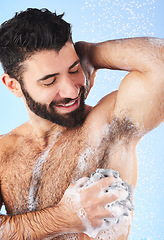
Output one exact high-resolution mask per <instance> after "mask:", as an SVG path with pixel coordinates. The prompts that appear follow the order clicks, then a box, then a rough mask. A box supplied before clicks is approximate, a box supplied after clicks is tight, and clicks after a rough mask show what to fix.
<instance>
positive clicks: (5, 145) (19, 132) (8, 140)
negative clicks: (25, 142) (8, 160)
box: [0, 122, 28, 158]
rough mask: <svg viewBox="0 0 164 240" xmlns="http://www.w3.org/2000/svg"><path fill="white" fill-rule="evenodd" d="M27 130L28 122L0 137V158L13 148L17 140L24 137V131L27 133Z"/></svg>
mask: <svg viewBox="0 0 164 240" xmlns="http://www.w3.org/2000/svg"><path fill="white" fill-rule="evenodd" d="M27 128H28V122H27V123H24V124H23V125H21V126H19V127H17V128H15V129H13V130H12V131H10V132H9V133H6V134H3V135H0V158H1V157H2V155H3V154H4V153H6V151H10V150H12V149H14V148H15V146H16V145H17V142H18V140H19V139H20V138H21V137H22V136H24V135H25V131H24V129H26V131H28V130H27Z"/></svg>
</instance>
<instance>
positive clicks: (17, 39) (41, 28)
mask: <svg viewBox="0 0 164 240" xmlns="http://www.w3.org/2000/svg"><path fill="white" fill-rule="evenodd" d="M63 15H64V14H62V15H57V14H56V13H52V12H50V11H49V10H47V9H40V10H39V9H36V8H28V9H27V10H26V11H21V12H20V13H19V14H18V13H16V14H15V16H14V17H13V18H12V19H10V20H8V21H6V22H4V23H3V24H2V25H1V27H0V61H1V63H2V67H3V69H4V71H5V72H6V73H8V74H9V75H10V77H14V78H16V79H17V80H19V78H21V74H22V72H23V62H24V61H25V60H26V59H28V58H29V57H30V56H31V55H32V54H34V53H35V52H37V51H41V50H52V49H54V50H55V51H57V52H58V51H60V49H61V48H62V47H63V46H64V45H65V43H66V42H67V41H72V34H71V26H70V24H69V23H67V22H66V21H64V20H63V19H62V17H63Z"/></svg>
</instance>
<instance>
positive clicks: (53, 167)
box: [1, 132, 103, 214]
mask: <svg viewBox="0 0 164 240" xmlns="http://www.w3.org/2000/svg"><path fill="white" fill-rule="evenodd" d="M100 145H101V144H100ZM101 147H103V145H102V146H101ZM100 152H101V153H100ZM102 152H103V151H98V149H97V148H96V146H94V145H93V144H91V143H90V141H89V138H88V136H87V133H86V134H85V133H82V134H80V133H79V132H77V133H76V134H74V135H72V136H71V137H68V136H62V135H61V136H59V137H58V138H57V139H56V138H55V139H53V140H52V141H51V143H50V144H49V145H48V146H47V147H46V148H45V149H44V151H43V150H41V149H40V148H38V147H37V146H36V145H35V144H34V143H32V142H31V141H26V140H24V141H23V140H22V141H20V142H19V144H18V145H17V146H16V148H15V149H14V150H10V151H8V150H7V151H6V153H5V154H4V161H3V166H4V167H3V171H2V174H1V192H2V197H3V200H4V202H5V205H6V209H7V212H8V213H10V214H19V213H23V212H27V211H35V210H40V209H43V208H45V207H50V206H54V204H57V203H58V202H59V201H60V200H61V198H62V196H63V194H64V192H65V190H66V188H67V187H68V186H69V184H70V183H71V182H73V181H75V180H77V179H78V178H80V177H82V176H84V175H85V176H89V175H90V174H91V173H92V172H93V171H94V170H95V169H96V168H98V167H100V166H99V165H100V162H101V161H100V159H102V158H103V154H102ZM95 156H96V157H95ZM97 159H99V160H97Z"/></svg>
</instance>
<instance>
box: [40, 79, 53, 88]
mask: <svg viewBox="0 0 164 240" xmlns="http://www.w3.org/2000/svg"><path fill="white" fill-rule="evenodd" d="M55 81H56V78H54V80H53V81H51V82H50V81H49V82H47V83H45V82H44V84H43V85H44V86H47V87H48V86H51V85H53V84H54V83H55Z"/></svg>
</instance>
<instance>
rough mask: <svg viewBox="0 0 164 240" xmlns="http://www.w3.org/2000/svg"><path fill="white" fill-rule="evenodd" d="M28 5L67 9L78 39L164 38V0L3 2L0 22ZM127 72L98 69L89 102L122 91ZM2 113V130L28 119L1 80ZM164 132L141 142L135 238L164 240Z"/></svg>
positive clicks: (133, 234) (154, 134)
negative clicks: (123, 79)
mask: <svg viewBox="0 0 164 240" xmlns="http://www.w3.org/2000/svg"><path fill="white" fill-rule="evenodd" d="M29 7H37V8H43V7H45V8H48V9H50V10H51V11H55V10H56V11H57V13H58V14H60V13H62V12H65V19H66V20H67V21H68V22H70V23H71V24H72V27H73V39H74V41H75V42H76V41H79V40H84V41H91V42H99V41H105V40H108V39H117V38H125V37H139V36H155V37H161V38H164V27H163V24H164V14H163V12H164V1H163V0H142V1H141V0H113V1H112V0H111V1H110V0H88V1H87V0H81V1H77V0H74V1H73V0H69V1H68V0H65V1H64V0H60V1H59V0H57V1H56V0H28V1H22V0H17V1H14V0H6V1H3V2H2V0H1V3H0V23H2V22H4V21H5V20H7V19H9V18H11V17H13V15H14V13H15V12H17V11H18V12H19V11H20V10H25V9H26V8H29ZM2 73H3V70H2V68H0V74H2ZM124 76H125V73H124V72H119V71H109V70H100V71H99V72H98V74H97V78H96V79H97V80H96V83H95V87H94V88H93V90H92V91H91V94H90V96H89V98H88V100H87V103H88V104H90V105H95V104H96V103H97V102H98V101H99V100H100V98H101V97H103V96H104V95H106V94H107V93H108V92H111V91H113V90H115V89H118V86H119V84H120V81H121V79H122V78H123V77H124ZM0 114H1V115H0V116H1V117H0V134H5V133H7V132H9V131H10V130H12V129H13V128H15V127H17V126H18V125H20V124H22V123H23V122H25V121H27V120H28V115H27V113H26V110H25V107H24V105H23V102H22V100H21V99H17V98H16V97H15V96H14V95H12V93H10V92H9V91H8V90H7V89H6V88H5V87H4V86H3V84H2V83H0ZM152 114H153V113H152ZM163 136H164V124H162V125H161V126H159V127H158V128H157V129H155V130H153V131H152V132H150V133H149V134H148V135H147V136H146V137H144V139H142V141H141V142H140V143H139V145H138V150H137V151H138V162H139V178H138V185H137V189H136V192H135V213H134V221H133V225H132V229H131V234H130V239H131V240H163V239H164V217H163V215H164V204H163V200H164V177H163V175H164V170H163V168H164V162H163V160H164V138H163ZM2 212H3V213H4V209H3V210H2Z"/></svg>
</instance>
